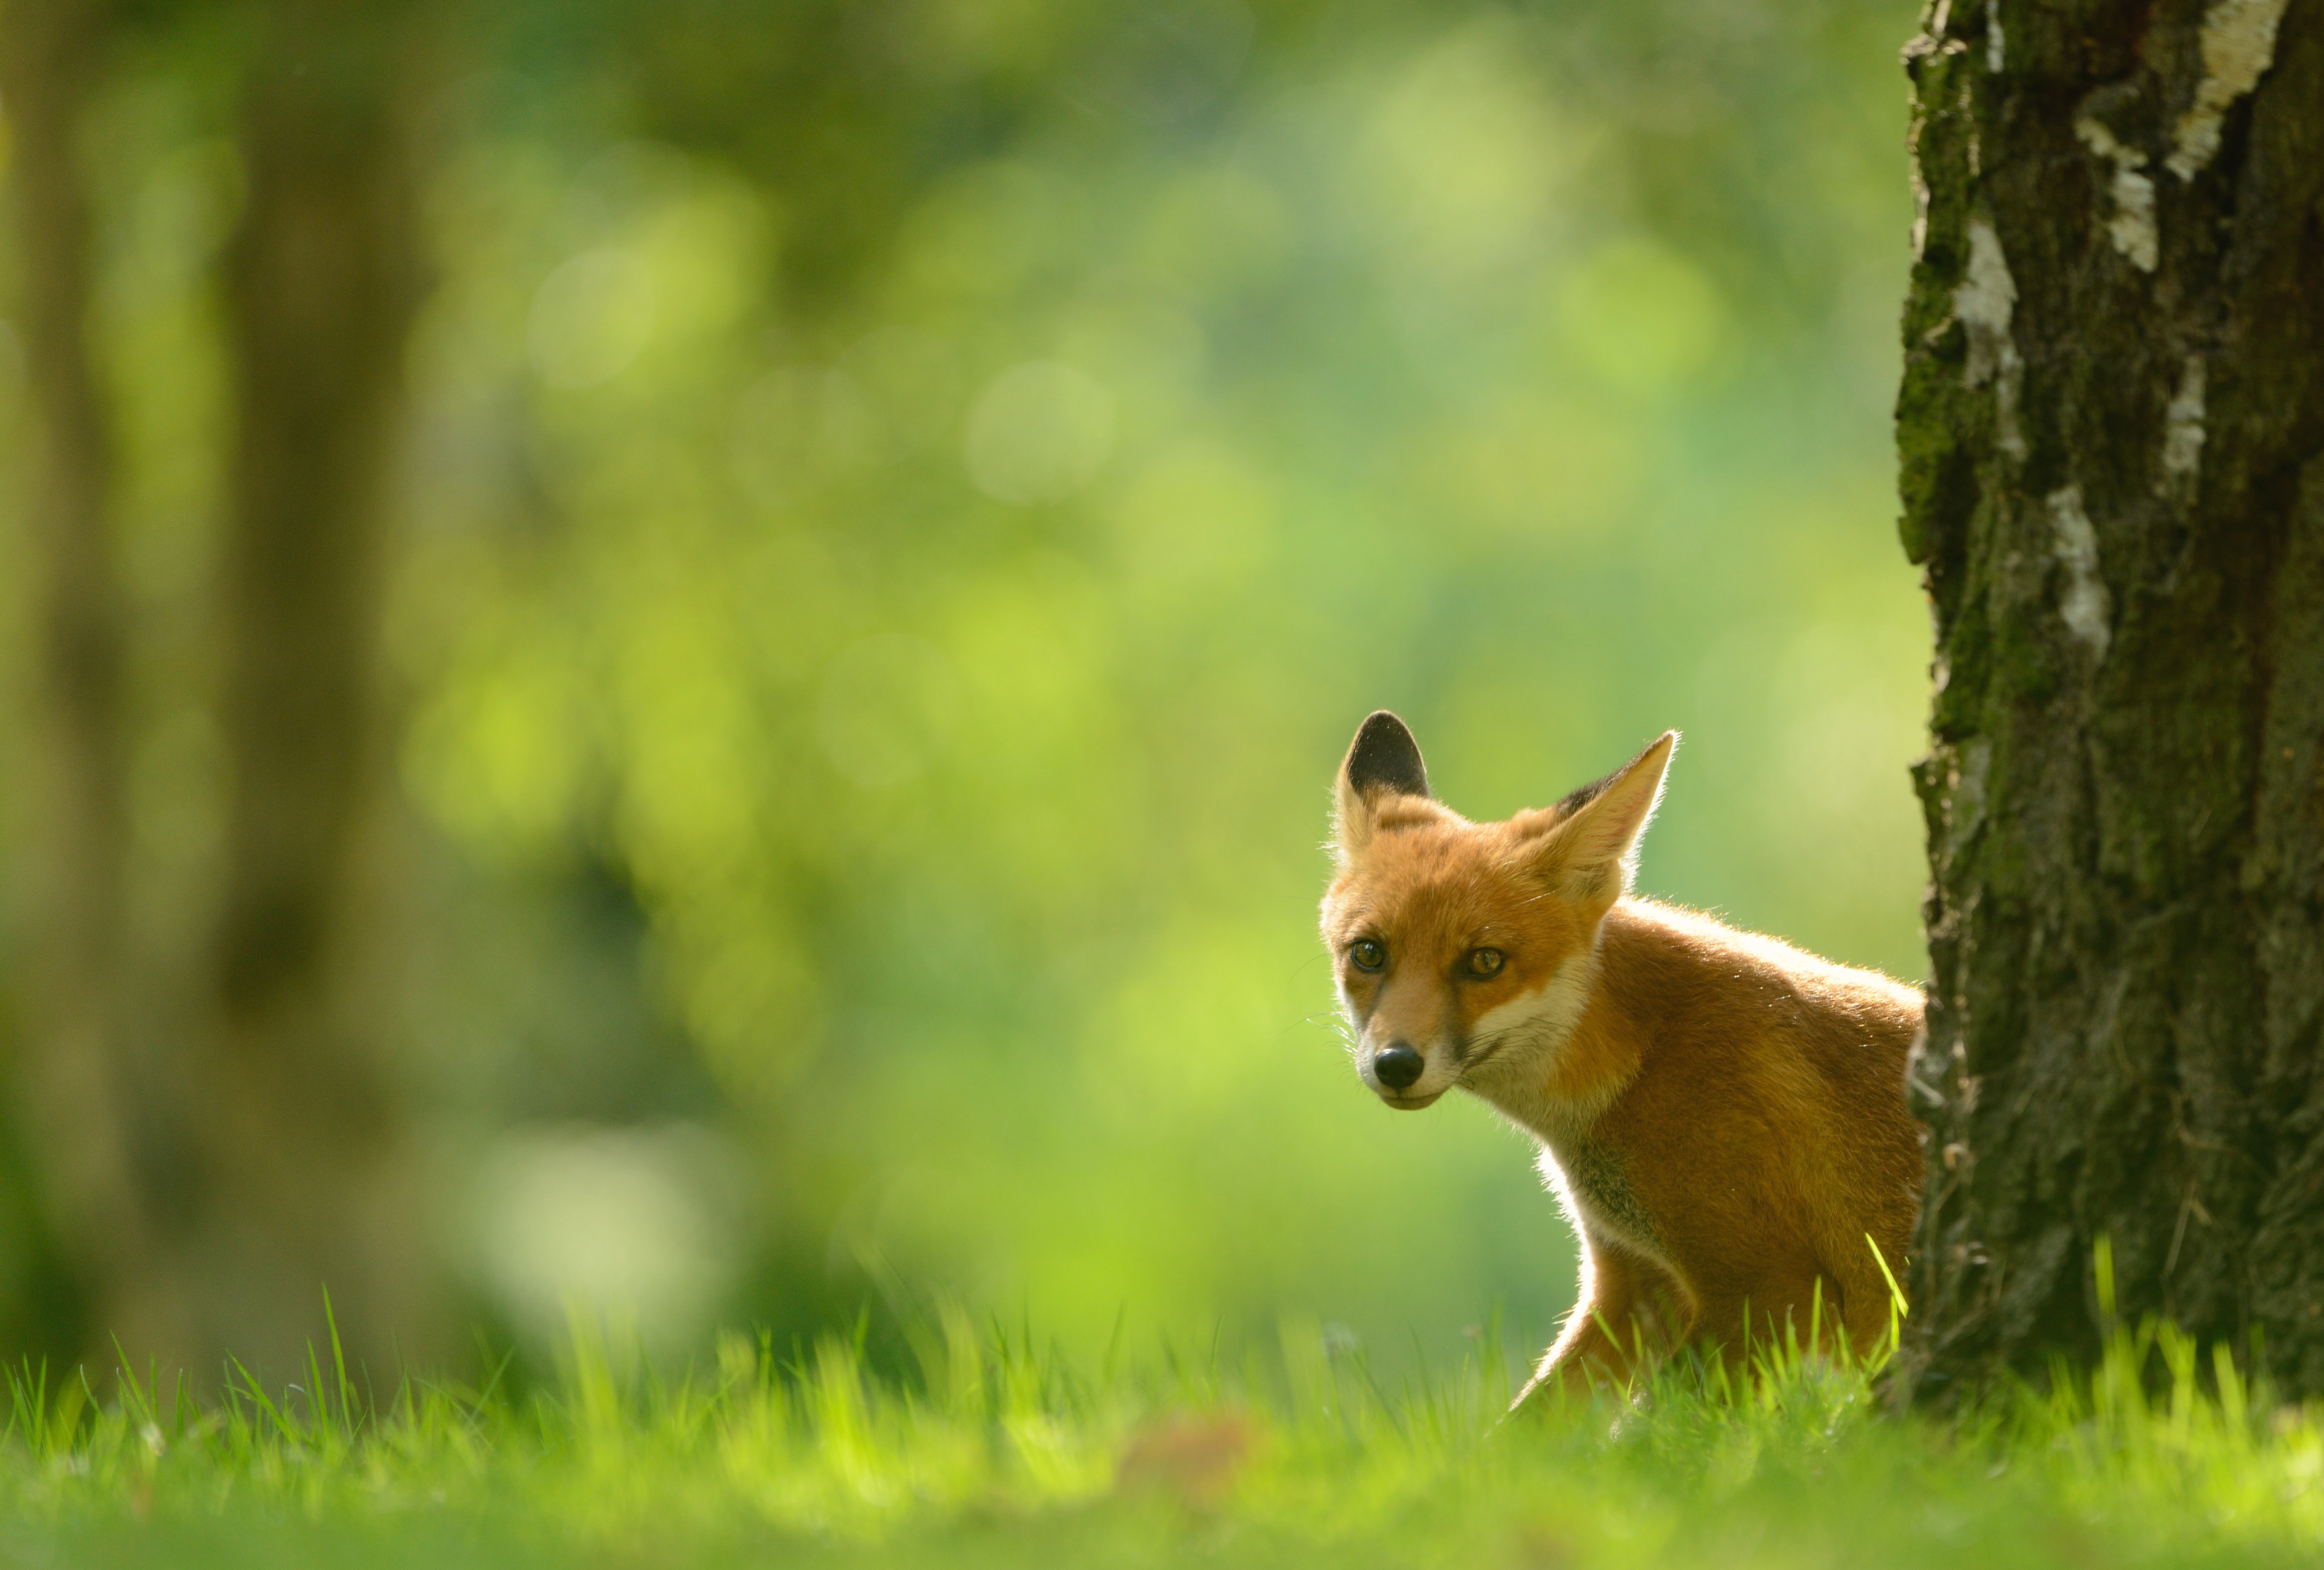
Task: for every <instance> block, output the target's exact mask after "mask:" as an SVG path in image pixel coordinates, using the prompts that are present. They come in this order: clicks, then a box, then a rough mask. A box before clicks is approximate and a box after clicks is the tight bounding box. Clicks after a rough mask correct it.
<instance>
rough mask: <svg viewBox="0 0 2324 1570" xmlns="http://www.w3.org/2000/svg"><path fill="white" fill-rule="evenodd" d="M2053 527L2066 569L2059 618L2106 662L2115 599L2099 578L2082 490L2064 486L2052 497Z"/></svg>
mask: <svg viewBox="0 0 2324 1570" xmlns="http://www.w3.org/2000/svg"><path fill="white" fill-rule="evenodd" d="M2048 502H2049V508H2050V525H2051V527H2052V529H2053V530H2055V531H2056V532H2057V540H2056V542H2055V544H2054V546H2053V547H2052V552H2053V554H2054V555H2055V556H2056V557H2057V559H2058V561H2059V563H2060V565H2061V566H2063V567H2064V568H2065V569H2066V586H2065V590H2064V592H2063V593H2061V594H2060V595H2059V596H2058V616H2059V619H2060V620H2061V621H2063V622H2064V623H2066V631H2067V632H2069V633H2072V634H2073V635H2074V636H2075V637H2076V638H2077V639H2079V640H2080V641H2081V642H2084V643H2087V644H2088V645H2089V649H2090V652H2091V653H2093V654H2095V655H2096V656H2098V658H2099V659H2100V660H2103V659H2105V658H2106V651H2107V644H2108V643H2109V642H2113V639H2114V629H2113V627H2112V626H2111V625H2110V623H2111V622H2112V620H2113V617H2114V596H2111V595H2109V594H2107V586H2106V580H2105V579H2104V578H2102V577H2098V531H2097V530H2095V529H2093V528H2091V527H2090V516H2089V513H2085V512H2084V511H2082V488H2081V486H2080V485H2065V486H2062V487H2061V488H2060V489H2058V490H2055V491H2052V492H2051V493H2050V495H2049V498H2048Z"/></svg>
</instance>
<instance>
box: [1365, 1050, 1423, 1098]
mask: <svg viewBox="0 0 2324 1570" xmlns="http://www.w3.org/2000/svg"><path fill="white" fill-rule="evenodd" d="M1425 1067H1428V1065H1427V1064H1426V1063H1425V1062H1423V1061H1422V1060H1421V1057H1420V1054H1419V1053H1417V1052H1415V1051H1414V1050H1413V1049H1412V1048H1409V1047H1407V1046H1406V1045H1405V1044H1404V1043H1403V1042H1401V1041H1398V1042H1397V1044H1396V1045H1395V1046H1393V1047H1391V1048H1388V1050H1387V1051H1385V1052H1383V1053H1381V1054H1380V1055H1379V1057H1375V1058H1373V1059H1372V1072H1373V1073H1374V1074H1377V1075H1379V1082H1380V1083H1381V1084H1382V1085H1387V1086H1388V1088H1389V1089H1390V1090H1403V1089H1405V1088H1406V1086H1408V1085H1411V1084H1412V1083H1413V1082H1414V1081H1415V1080H1417V1079H1418V1078H1419V1077H1420V1071H1421V1070H1422V1069H1424V1068H1425Z"/></svg>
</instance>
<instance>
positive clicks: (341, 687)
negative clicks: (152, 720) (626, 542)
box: [0, 0, 436, 1378]
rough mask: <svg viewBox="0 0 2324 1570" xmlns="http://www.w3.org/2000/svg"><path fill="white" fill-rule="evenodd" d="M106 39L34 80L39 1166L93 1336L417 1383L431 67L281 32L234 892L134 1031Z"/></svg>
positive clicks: (237, 377) (258, 95)
mask: <svg viewBox="0 0 2324 1570" xmlns="http://www.w3.org/2000/svg"><path fill="white" fill-rule="evenodd" d="M107 15H108V13H107V12H106V10H105V9H104V8H102V7H99V6H96V5H89V4H88V3H87V0H16V3H12V4H11V5H9V6H8V8H7V11H6V14H5V26H0V69H5V79H0V89H5V94H6V98H5V112H6V114H7V116H8V123H9V125H10V128H11V131H12V134H13V136H14V157H13V159H12V165H13V173H14V180H15V181H16V183H17V186H18V189H19V192H20V197H19V207H20V213H21V217H22V225H21V226H22V228H23V231H24V233H23V247H24V254H25V257H26V283H27V291H28V298H27V300H25V306H26V311H25V315H26V318H27V320H28V322H29V324H30V331H29V335H28V346H29V356H28V358H29V361H30V365H31V370H32V377H33V383H34V390H35V393H36V401H37V403H38V407H39V409H40V410H41V412H42V426H43V430H42V440H41V443H40V446H39V451H40V452H41V454H42V468H43V474H42V482H43V483H42V489H41V492H40V494H39V503H38V505H39V509H40V513H41V518H42V540H43V542H44V544H45V547H46V562H47V569H48V579H47V583H46V585H45V586H44V605H45V610H46V614H47V620H48V644H49V660H48V680H47V688H48V696H49V699H50V702H49V707H50V710H51V716H52V722H53V723H52V725H51V736H50V740H49V747H48V750H49V752H50V753H51V758H52V760H53V771H54V773H55V776H56V787H55V789H54V790H53V791H52V792H51V796H50V798H49V808H48V816H47V818H46V826H45V827H44V830H43V838H44V839H45V840H46V842H47V843H48V845H49V846H50V848H51V852H52V853H53V862H54V866H53V871H52V875H51V878H50V881H49V883H48V886H47V889H46V900H45V903H44V905H43V906H42V910H44V912H46V913H47V920H48V926H49V933H50V938H51V948H52V955H51V960H50V962H49V964H48V966H47V969H46V974H44V975H42V977H41V978H39V981H40V995H41V997H42V1002H44V1004H45V1006H46V1007H45V1012H44V1013H42V1016H41V1018H40V1021H39V1024H38V1027H37V1029H36V1030H35V1031H34V1032H33V1033H32V1039H31V1043H30V1046H29V1048H28V1051H27V1053H26V1059H25V1062H24V1063H23V1086H24V1090H23V1095H22V1096H21V1097H20V1105H21V1108H22V1115H23V1119H24V1121H25V1123H26V1125H27V1138H26V1146H27V1149H28V1150H29V1152H30V1156H31V1159H32V1162H33V1164H34V1165H35V1167H36V1168H37V1169H38V1170H37V1178H38V1182H39V1185H40V1187H41V1188H42V1192H43V1195H44V1197H45V1198H46V1200H47V1202H48V1203H47V1206H46V1214H47V1218H48V1224H50V1226H51V1228H52V1229H53V1231H54V1233H55V1234H56V1239H57V1242H58V1245H59V1247H60V1251H61V1252H62V1254H63V1256H64V1258H65V1260H66V1261H67V1268H68V1270H69V1271H70V1272H71V1273H72V1275H73V1276H74V1278H75V1283H74V1285H75V1288H76V1289H77V1291H78V1295H79V1297H80V1298H81V1304H80V1309H81V1313H82V1314H83V1316H84V1317H85V1323H84V1334H83V1344H84V1346H85V1348H86V1350H87V1351H88V1353H89V1354H90V1355H92V1356H93V1357H96V1358H97V1359H99V1360H106V1359H109V1357H110V1355H111V1353H110V1348H111V1343H112V1342H113V1340H114V1339H115V1337H117V1338H118V1339H119V1341H120V1343H121V1344H122V1345H123V1347H124V1349H125V1350H126V1351H127V1353H129V1355H130V1357H131V1359H132V1361H133V1362H138V1363H141V1364H142V1363H143V1362H144V1361H145V1360H146V1359H148V1358H152V1359H156V1360H159V1361H160V1362H161V1363H162V1364H163V1366H165V1367H186V1368H189V1369H190V1370H191V1371H194V1373H195V1374H196V1376H197V1377H198V1378H204V1377H208V1376H210V1375H214V1374H215V1372H216V1371H217V1370H218V1369H219V1368H220V1366H221V1364H222V1360H223V1359H224V1358H225V1357H226V1355H228V1354H231V1355H233V1356H235V1357H237V1358H240V1359H241V1360H243V1361H244V1362H245V1363H248V1364H250V1365H251V1366H253V1367H254V1368H255V1369H259V1370H263V1371H272V1372H273V1373H275V1374H277V1375H281V1374H287V1373H288V1372H289V1371H291V1369H292V1368H293V1367H294V1366H295V1362H296V1360H297V1359H299V1358H300V1356H302V1355H303V1353H304V1352H305V1349H306V1348H307V1346H308V1345H309V1344H310V1343H319V1342H320V1341H321V1340H322V1339H323V1337H324V1336H325V1335H326V1325H325V1321H324V1296H323V1294H324V1292H325V1290H326V1288H327V1289H328V1291H329V1292H330V1294H331V1296H332V1298H333V1300H334V1304H335V1307H336V1308H337V1319H338V1325H339V1329H340V1331H341V1333H342V1335H343V1336H344V1339H345V1342H346V1346H347V1348H348V1350H349V1352H350V1353H352V1354H354V1355H355V1356H357V1357H360V1358H363V1359H364V1360H365V1361H366V1362H368V1363H369V1364H370V1366H371V1367H372V1368H373V1369H374V1371H377V1372H379V1373H381V1374H383V1375H389V1374H392V1368H393V1365H394V1362H395V1361H396V1359H397V1357H398V1356H399V1355H406V1356H409V1355H413V1354H418V1355H422V1356H424V1355H426V1354H427V1353H428V1352H429V1350H431V1346H430V1331H431V1329H432V1325H433V1317H432V1314H431V1307H432V1304H433V1299H434V1295H435V1292H436V1280H435V1272H434V1271H433V1270H431V1269H430V1267H429V1261H428V1260H427V1259H426V1257H425V1253H424V1249H423V1244H422V1241H421V1239H422V1229H421V1226H420V1218H419V1216H418V1214H416V1196H415V1195H414V1193H413V1192H412V1191H411V1190H412V1185H411V1182H410V1176H409V1174H408V1172H407V1161H406V1158H405V1151H404V1148H403V1144H402V1141H401V1123H402V1120H401V1118H400V1117H399V1115H398V1113H397V1110H396V1107H395V1104H394V1101H393V1097H392V1092H391V1089H390V1087H389V1084H388V1077H387V1076H385V1075H384V1074H383V1072H382V1068H381V1064H380V1061H379V1057H380V1054H379V1052H378V1048H379V1045H380V1043H379V1040H378V1037H379V1030H380V1021H381V1020H382V1018H383V1015H384V1012H385V1010H384V1008H383V998H382V997H381V996H380V995H379V993H378V991H377V989H376V988H375V986H374V985H373V984H372V978H373V977H374V976H375V975H376V974H377V970H378V965H377V960H378V956H379V955H380V953H381V952H382V950H383V947H385V945H384V944H383V932H382V931H381V930H380V927H381V923H382V920H383V900H382V898H381V895H382V892H383V891H381V889H380V888H379V887H378V883H379V879H378V878H377V876H376V875H375V873H376V865H375V864H376V862H377V861H378V860H379V859H380V858H377V857H375V856H371V855H368V854H367V847H368V846H369V845H370V842H371V841H372V840H373V839H374V837H375V836H374V833H373V831H374V829H375V827H377V824H378V820H379V817H380V813H379V808H380V807H381V806H382V805H383V795H384V792H383V790H382V789H381V787H382V785H383V780H384V767H383V766H384V764H385V762H386V761H387V757H388V753H389V747H388V745H387V743H388V741H389V737H388V735H387V734H386V732H387V729H388V719H387V716H386V715H385V713H384V710H383V703H382V701H381V694H380V690H379V687H378V679H377V678H378V672H377V670H376V665H377V652H378V643H379V627H380V615H381V590H382V584H383V569H384V565H385V562H384V558H385V546H386V540H385V525H386V520H387V516H388V503H389V494H388V493H389V480H390V474H391V470H392V456H393V452H394V448H395V440H396V436H397V430H398V425H399V414H400V412H401V406H402V401H403V358H404V350H405V343H406V339H407V337H408V336H409V331H410V326H411V322H412V319H413V317H414V314H415V311H416V309H417V307H418V305H419V303H420V298H421V294H422V284H423V268H422V266H421V263H420V256H419V244H420V242H419V235H418V233H417V223H418V217H419V215H418V212H417V201H416V180H415V171H414V169H413V167H412V148H411V141H410V136H409V134H407V132H408V122H409V120H410V115H411V114H412V112H413V109H414V104H413V101H412V100H413V96H414V89H415V88H416V87H417V86H419V83H418V81H417V79H416V77H415V71H414V67H415V61H416V59H417V50H418V45H419V42H420V40H419V38H418V36H417V31H416V29H415V27H414V25H413V23H414V21H415V19H416V17H417V15H418V10H417V8H416V7H414V6H411V5H406V4H400V3H397V0H361V3H355V4H348V3H332V0H265V3H263V4H258V5H253V6H252V7H251V8H250V10H249V13H248V21H249V23H250V27H249V31H248V35H247V36H248V37H249V39H250V41H251V53H250V55H249V56H248V58H247V60H246V61H245V71H244V97H243V100H242V129H241V135H240V142H241V146H242V156H243V162H244V172H245V175H246V180H247V194H246V198H245V200H244V207H243V211H242V217H241V223H240V227H239V230H238V232H237V233H236V235H235V238H234V242H233V246H232V250H231V254H230V255H229V257H228V261H227V277H226V281H225V282H226V289H225V302H226V337H227V348H228V351H229V356H230V359H231V362H232V365H233V375H234V383H233V384H234V390H235V420H234V429H233V432H232V436H231V439H232V441H233V443H234V448H233V452H232V455H231V461H230V463H229V465H228V479H227V486H228V492H227V495H226V529H225V538H224V543H223V550H224V559H223V561H222V563H221V570H220V573H219V578H220V582H221V585H222V591H223V605H222V606H221V611H222V614H221V616H220V626H221V631H222V634H223V638H224V642H225V654H226V658H225V661H224V690H223V691H222V692H221V693H220V694H219V696H218V707H219V710H220V715H221V719H222V726H221V728H222V731H223V734H224V737H225V742H226V754H227V758H228V762H229V774H230V781H231V783H230V786H229V789H230V792H231V797H230V801H229V803H228V812H227V830H226V866H225V873H224V876H225V883H224V887H223V889H222V890H221V891H220V893H219V897H218V900H217V910H218V919H217V929H216V931H215V932H214V933H213V934H211V935H210V936H209V937H208V939H207V940H206V941H201V940H197V943H198V947H201V948H202V949H203V950H204V952H205V953H206V954H207V956H208V958H207V960H206V961H205V963H204V965H202V966H201V967H199V968H200V970H201V973H202V974H204V975H205V976H206V977H207V981H206V982H205V983H204V984H202V986H201V989H200V990H201V995H200V996H199V997H198V998H197V999H196V1000H194V1004H193V1007H192V1008H191V1009H190V1010H188V1009H185V1008H180V1007H165V1008H161V1009H158V1010H156V1009H150V1008H149V1010H148V1012H149V1013H157V1014H160V1015H161V1016H163V1017H160V1018H154V1019H151V1020H149V1021H147V1032H146V1033H147V1034H150V1036H151V1037H152V1039H151V1041H149V1042H146V1043H145V1045H144V1050H143V1053H142V1054H140V1053H138V1052H136V1051H134V1050H133V1045H132V1044H133V1042H134V1041H135V1040H137V1039H140V1038H139V1037H138V1035H137V1033H136V1032H135V1031H134V1030H133V1027H132V1024H131V1021H130V1020H129V1018H128V1015H129V1007H128V1002H129V998H128V994H129V993H130V991H131V989H132V986H133V978H132V976H131V974H130V960H129V957H128V955H127V954H126V952H125V949H126V945H125V943H124V928H125V927H126V923H125V921H124V863H125V860H126V855H127V847H126V843H125V841H126V829H125V818H126V814H125V811H124V786H123V774H124V768H123V762H122V754H123V753H124V750H125V742H124V715H123V712H122V711H123V708H124V704H123V701H122V685H123V683H122V674H121V673H122V667H123V663H124V640H125V630H124V618H123V614H122V612H121V610H120V606H119V597H120V596H119V593H118V589H117V586H116V585H115V575H114V564H113V550H112V544H111V535H110V533H109V519H108V517H107V512H106V501H107V493H108V490H109V488H110V487H111V485H112V483H113V470H114V454H113V452H112V450H111V448H112V444H111V441H110V438H109V434H108V418H107V413H106V405H105V400H104V395H103V392H102V390H101V387H100V385H99V377H98V376H97V373H96V370H95V368H94V359H93V356H92V355H91V352H90V349H89V347H88V332H89V327H88V323H89V317H90V310H91V303H92V296H93V289H92V282H93V278H94V273H95V268H94V264H93V250H94V246H93V240H92V226H91V222H90V217H89V212H88V198H87V189H86V180H85V176H84V171H82V170H81V169H80V167H79V165H78V162H77V161H76V157H75V151H74V143H75V137H76V131H77V127H78V123H79V121H80V120H81V119H82V117H83V115H84V111H85V109H86V106H87V104H88V100H89V98H90V97H91V95H92V91H93V89H94V88H95V86H96V85H97V82H98V81H99V79H100V76H101V72H102V69H103V65H104V60H105V56H106V43H107V32H106V19H107Z"/></svg>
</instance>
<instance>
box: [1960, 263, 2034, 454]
mask: <svg viewBox="0 0 2324 1570" xmlns="http://www.w3.org/2000/svg"><path fill="white" fill-rule="evenodd" d="M2016 311H2017V281H2016V280H2015V279H2014V278H2012V277H2010V276H2009V261H2008V258H2006V256H2004V255H2003V254H2001V236H2000V235H1997V234H1995V233H1994V232H1993V226H1992V225H1991V224H1990V223H1988V222H1987V221H1986V220H1985V219H1983V218H1971V219H1970V220H1969V268H1968V276H1967V277H1965V278H1963V279H1962V280H1961V282H1960V285H1959V287H1957V288H1955V289H1954V291H1953V319H1955V320H1957V321H1959V322H1960V324H1961V328H1962V329H1963V330H1964V331H1966V332H1967V333H1968V334H1969V363H1968V364H1967V365H1964V366H1963V367H1962V369H1961V379H1962V380H1963V381H1964V382H1966V383H1969V385H1970V386H1972V387H1982V386H1984V385H1985V384H1986V383H1987V382H1990V383H1993V406H1994V434H1995V439H1996V440H1997V441H1998V442H1999V443H2000V446H2001V450H2002V451H2003V452H2006V453H2007V454H2008V455H2009V456H2010V457H2013V458H2017V459H2020V460H2022V459H2023V458H2024V457H2025V438H2024V435H2023V434H2022V433H2021V432H2020V431H2019V430H2018V429H2017V397H2018V392H2019V391H2020V389H2021V387H2022V385H2023V383H2024V379H2025V364H2024V361H2023V360H2021V359H2019V358H2018V356H2017V341H2016V340H2015V338H2013V337H2010V336H2009V319H2010V318H2011V317H2012V316H2014V315H2015V314H2016Z"/></svg>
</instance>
